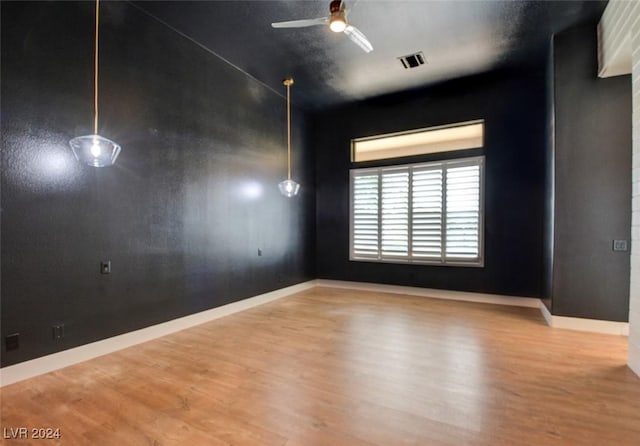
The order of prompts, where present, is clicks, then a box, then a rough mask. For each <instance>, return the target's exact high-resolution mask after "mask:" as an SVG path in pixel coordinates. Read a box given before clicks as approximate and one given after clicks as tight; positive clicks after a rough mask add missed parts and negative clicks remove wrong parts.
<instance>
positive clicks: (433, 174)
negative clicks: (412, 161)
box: [411, 165, 443, 260]
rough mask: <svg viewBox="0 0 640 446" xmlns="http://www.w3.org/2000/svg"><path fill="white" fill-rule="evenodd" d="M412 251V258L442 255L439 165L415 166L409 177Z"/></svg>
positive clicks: (440, 173)
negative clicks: (411, 201)
mask: <svg viewBox="0 0 640 446" xmlns="http://www.w3.org/2000/svg"><path fill="white" fill-rule="evenodd" d="M412 197H413V203H412V223H413V224H412V232H411V241H412V250H411V253H412V255H413V256H414V257H416V258H418V259H424V260H440V258H441V257H442V204H443V200H442V198H443V197H442V166H440V165H436V166H433V167H416V168H414V169H413V178H412Z"/></svg>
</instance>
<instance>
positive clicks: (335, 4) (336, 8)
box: [329, 0, 344, 15]
mask: <svg viewBox="0 0 640 446" xmlns="http://www.w3.org/2000/svg"><path fill="white" fill-rule="evenodd" d="M341 10H342V11H344V6H343V3H342V0H333V1H332V2H331V4H330V5H329V12H331V15H333V14H334V13H336V12H340V11H341Z"/></svg>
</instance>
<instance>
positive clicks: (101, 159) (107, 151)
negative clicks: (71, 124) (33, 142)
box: [69, 135, 120, 167]
mask: <svg viewBox="0 0 640 446" xmlns="http://www.w3.org/2000/svg"><path fill="white" fill-rule="evenodd" d="M69 145H71V150H72V151H73V154H74V155H75V156H76V159H77V160H78V161H80V162H83V163H85V164H88V165H90V166H93V167H105V166H111V165H112V164H113V163H114V162H115V161H116V158H117V157H118V154H119V153H120V146H119V145H118V144H117V143H115V142H113V141H111V140H110V139H107V138H104V137H102V136H100V135H84V136H78V137H76V138H73V139H72V140H71V141H69Z"/></svg>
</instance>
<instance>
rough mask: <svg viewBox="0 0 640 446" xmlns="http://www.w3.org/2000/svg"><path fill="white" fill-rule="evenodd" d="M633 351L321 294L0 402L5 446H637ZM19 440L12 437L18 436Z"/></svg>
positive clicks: (367, 298) (591, 338)
mask: <svg viewBox="0 0 640 446" xmlns="http://www.w3.org/2000/svg"><path fill="white" fill-rule="evenodd" d="M626 349H627V348H626V338H624V337H621V336H612V335H600V334H593V333H583V332H576V331H569V330H560V329H552V328H549V327H547V326H546V325H545V323H544V321H543V320H542V318H541V316H540V314H539V312H538V310H535V309H531V308H516V307H505V306H494V305H484V304H474V303H463V302H453V301H444V300H435V299H426V298H423V297H411V296H399V295H390V294H375V293H370V292H357V291H347V290H337V289H328V288H315V289H312V290H309V291H306V292H303V293H300V294H297V295H295V296H291V297H288V298H284V299H281V300H278V301H275V302H272V303H270V304H266V305H263V306H260V307H256V308H254V309H251V310H248V311H245V312H242V313H238V314H236V315H232V316H228V317H225V318H223V319H219V320H216V321H213V322H210V323H208V324H204V325H201V326H198V327H196V328H193V329H189V330H186V331H183V332H180V333H177V334H174V335H171V336H167V337H164V338H161V339H159V340H155V341H152V342H148V343H146V344H142V345H139V346H136V347H132V348H129V349H127V350H123V351H120V352H117V353H114V354H111V355H108V356H103V357H100V358H97V359H94V360H91V361H88V362H85V363H82V364H79V365H76V366H73V367H69V368H66V369H63V370H60V371H57V372H54V373H50V374H48V375H44V376H41V377H37V378H33V379H30V380H28V381H23V382H20V383H17V384H13V385H11V386H7V387H5V388H3V389H2V390H1V397H2V413H1V421H2V422H1V427H2V428H3V429H4V430H5V433H6V431H8V429H9V428H17V427H29V428H40V427H44V428H46V427H50V428H54V429H55V428H59V429H60V433H61V438H60V439H59V440H32V439H21V440H10V439H5V440H4V442H5V443H4V444H7V445H10V444H15V445H22V446H24V445H28V444H34V445H46V444H52V445H53V444H60V445H118V446H121V445H189V446H191V445H213V446H215V445H261V446H264V445H267V446H268V445H287V446H292V445H304V446H309V445H331V446H335V445H384V446H395V445H536V446H540V445H616V446H618V445H639V444H640V379H639V378H638V377H637V376H635V375H634V374H633V373H632V372H631V371H630V370H629V369H628V368H627V367H626V366H625V362H626ZM9 432H10V431H9Z"/></svg>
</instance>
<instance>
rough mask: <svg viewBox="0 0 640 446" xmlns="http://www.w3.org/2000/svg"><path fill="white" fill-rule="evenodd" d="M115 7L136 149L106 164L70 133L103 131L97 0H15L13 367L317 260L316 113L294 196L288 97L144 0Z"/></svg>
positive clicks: (119, 112) (116, 132)
mask: <svg viewBox="0 0 640 446" xmlns="http://www.w3.org/2000/svg"><path fill="white" fill-rule="evenodd" d="M101 11H102V13H101V19H102V26H101V71H100V74H101V117H100V118H101V119H100V133H101V134H102V135H103V136H105V137H108V138H111V139H113V140H115V141H117V142H119V143H120V144H121V145H122V147H123V149H122V153H121V155H120V157H119V159H118V161H117V165H116V166H114V167H112V168H104V169H96V168H91V167H88V166H82V165H80V164H78V163H77V162H76V161H75V159H74V158H73V155H72V153H71V151H70V150H69V147H68V140H69V139H70V138H72V137H74V136H78V135H82V134H88V133H91V131H92V127H91V126H92V75H93V72H92V64H93V39H92V36H93V4H92V3H91V2H51V3H50V2H45V3H40V2H38V3H33V2H2V225H1V228H2V335H3V336H2V338H3V351H2V365H3V366H7V365H10V364H14V363H17V362H21V361H24V360H27V359H30V358H34V357H38V356H42V355H44V354H48V353H52V352H55V351H59V350H63V349H67V348H70V347H74V346H77V345H81V344H85V343H88V342H91V341H95V340H99V339H103V338H106V337H109V336H113V335H116V334H120V333H123V332H127V331H130V330H134V329H137V328H141V327H145V326H148V325H151V324H155V323H158V322H162V321H166V320H169V319H173V318H176V317H179V316H183V315H187V314H191V313H194V312H197V311H201V310H204V309H208V308H212V307H216V306H219V305H222V304H225V303H228V302H232V301H237V300H239V299H242V298H246V297H249V296H252V295H256V294H260V293H263V292H267V291H270V290H273V289H277V288H281V287H284V286H287V285H292V284H294V283H298V282H301V281H304V280H308V279H310V278H313V277H314V265H313V262H314V257H315V255H314V253H313V249H314V243H313V234H314V227H313V225H314V216H315V210H314V205H315V204H314V195H315V194H314V190H313V184H312V183H313V169H312V165H311V162H312V159H311V157H310V156H309V152H308V151H307V147H306V145H305V142H304V134H305V125H304V122H305V117H304V116H303V115H302V114H301V113H299V112H295V113H294V116H293V125H294V128H293V137H294V141H293V143H294V154H293V160H294V166H293V173H294V178H297V179H299V181H300V182H301V183H302V185H303V189H302V195H301V196H299V197H296V198H294V199H286V198H284V197H282V196H281V195H280V194H279V193H278V190H277V183H278V182H279V181H281V180H282V179H283V177H284V176H285V175H286V136H285V120H284V116H285V101H284V99H283V97H282V96H280V95H278V94H276V93H274V92H273V91H271V90H269V89H267V88H265V87H264V86H263V85H261V84H260V83H258V82H256V81H255V80H253V79H251V78H249V77H247V76H245V75H244V74H242V73H241V72H239V71H237V70H236V69H234V68H232V67H231V66H229V65H227V64H226V63H224V62H223V61H221V60H220V59H218V58H217V57H215V56H213V55H211V54H210V53H207V52H205V51H204V50H202V49H201V48H199V47H198V46H196V45H194V44H193V43H192V42H189V41H188V40H185V39H183V38H182V37H180V36H179V35H177V34H175V33H174V32H173V31H171V30H169V29H167V28H165V27H164V26H163V25H161V24H160V23H158V22H156V21H155V20H154V19H152V18H151V17H149V16H147V15H145V14H144V13H142V12H141V11H140V10H138V9H137V8H135V7H133V6H132V5H130V4H128V3H120V2H108V3H104V4H103V5H102V10H101ZM285 74H286V73H283V77H284V75H285ZM282 93H284V87H283V91H282ZM258 249H261V250H262V253H263V254H262V256H258ZM106 259H109V260H111V262H112V269H113V273H112V274H111V275H101V274H99V262H100V261H101V260H106ZM57 323H64V324H65V338H63V339H62V340H59V341H54V340H53V339H52V333H51V326H52V325H53V324H57ZM15 332H19V333H20V347H19V349H18V350H14V351H9V352H6V351H5V349H4V337H5V336H6V335H8V334H10V333H15Z"/></svg>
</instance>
